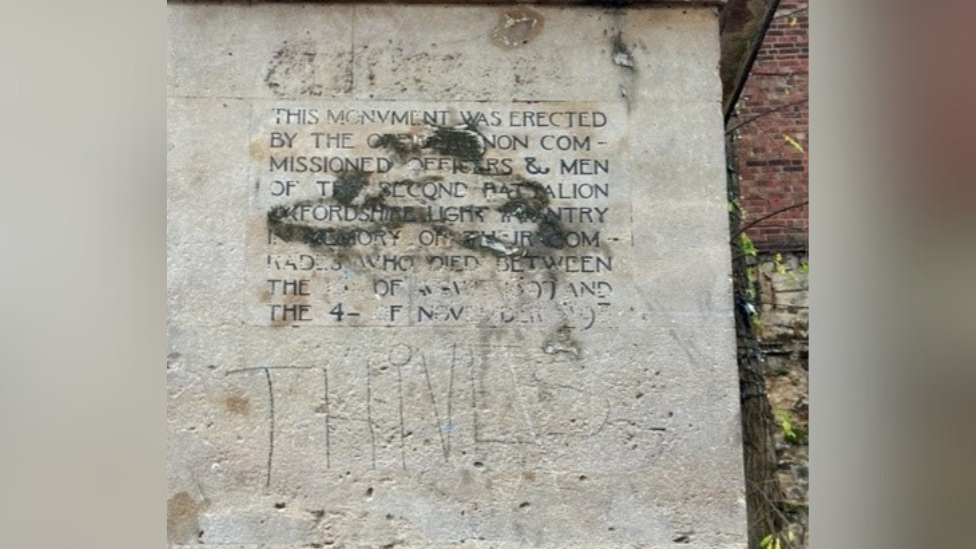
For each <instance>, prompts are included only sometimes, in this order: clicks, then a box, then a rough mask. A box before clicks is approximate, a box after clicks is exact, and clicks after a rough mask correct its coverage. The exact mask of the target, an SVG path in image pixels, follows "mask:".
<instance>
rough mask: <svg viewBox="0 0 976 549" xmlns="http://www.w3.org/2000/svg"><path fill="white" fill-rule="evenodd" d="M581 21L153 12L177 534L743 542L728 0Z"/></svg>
mask: <svg viewBox="0 0 976 549" xmlns="http://www.w3.org/2000/svg"><path fill="white" fill-rule="evenodd" d="M580 4H584V3H572V2H548V3H545V2H543V3H537V4H533V5H527V4H520V5H506V4H501V3H497V4H496V3H491V2H489V3H486V4H484V5H466V4H463V5H462V4H461V3H453V4H451V3H449V4H428V3H385V4H359V3H348V2H320V3H309V4H296V3H259V2H255V3H196V2H187V3H177V2H171V3H170V4H169V5H168V18H169V19H168V28H169V36H168V65H167V67H168V94H167V109H168V129H167V131H168V143H167V145H168V151H167V162H168V186H167V192H168V194H167V197H168V202H167V205H168V208H167V221H168V224H167V230H168V242H167V251H168V253H167V261H168V345H169V355H168V358H167V380H168V410H167V415H168V456H167V479H168V490H169V492H168V498H169V499H168V505H167V535H168V543H169V545H170V546H171V547H179V546H183V545H193V546H202V547H221V548H228V547H232V548H240V549H245V548H247V549H251V548H258V547H269V548H299V547H326V548H340V547H376V548H385V549H390V548H393V547H403V548H411V547H418V548H419V547H448V546H450V547H458V546H461V545H462V544H463V545H464V546H470V547H476V548H477V547H484V548H488V547H492V548H503V547H625V546H626V547H631V546H641V547H647V548H655V547H685V546H692V547H716V548H732V547H735V548H741V547H745V539H746V533H745V532H746V525H745V499H744V481H743V472H742V452H741V439H740V423H739V422H740V416H739V390H738V378H737V370H736V360H735V335H734V321H733V310H732V283H731V278H730V257H729V255H730V252H729V247H728V238H729V236H728V220H727V198H726V190H725V168H724V166H725V156H724V141H723V121H722V110H721V83H720V81H719V75H718V66H717V65H718V59H719V41H718V13H719V10H720V9H721V5H722V3H721V2H714V1H713V2H693V1H689V2H645V3H640V4H638V3H634V4H633V5H629V3H626V2H624V3H619V2H618V3H616V4H617V5H615V6H610V7H608V6H606V5H580ZM589 4H601V3H598V2H593V3H589Z"/></svg>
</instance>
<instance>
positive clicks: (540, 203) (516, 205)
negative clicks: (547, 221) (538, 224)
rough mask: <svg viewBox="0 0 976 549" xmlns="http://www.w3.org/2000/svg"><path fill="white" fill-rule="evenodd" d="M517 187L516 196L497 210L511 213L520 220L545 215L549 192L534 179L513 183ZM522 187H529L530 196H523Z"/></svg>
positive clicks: (537, 219)
mask: <svg viewBox="0 0 976 549" xmlns="http://www.w3.org/2000/svg"><path fill="white" fill-rule="evenodd" d="M513 186H514V187H516V188H517V189H518V193H517V196H515V197H514V198H509V199H508V200H506V201H505V203H504V204H502V205H501V206H500V207H499V208H498V211H499V212H501V213H503V214H506V215H511V216H514V217H515V218H517V219H518V220H519V221H521V222H523V223H524V222H526V221H539V220H540V219H542V218H543V217H544V216H545V213H546V208H548V207H549V193H548V192H547V191H546V188H545V187H543V186H542V185H540V184H539V183H536V182H535V181H525V180H522V181H519V182H516V183H514V184H513ZM523 189H530V190H531V191H532V196H525V195H524V194H523Z"/></svg>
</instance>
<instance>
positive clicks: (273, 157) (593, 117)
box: [247, 101, 632, 330]
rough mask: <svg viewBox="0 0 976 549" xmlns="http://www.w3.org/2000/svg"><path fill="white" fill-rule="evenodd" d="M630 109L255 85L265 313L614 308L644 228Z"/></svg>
mask: <svg viewBox="0 0 976 549" xmlns="http://www.w3.org/2000/svg"><path fill="white" fill-rule="evenodd" d="M622 111H623V107H622V106H621V105H620V104H599V103H593V104H589V103H577V102H573V103H568V102H533V103H517V102H512V103H501V104H499V103H466V104H465V103H452V104H446V105H445V104H436V103H412V102H345V103H343V102H308V101H301V102H287V103H286V102H254V104H253V107H252V120H251V143H250V167H251V174H252V184H253V187H252V190H251V208H250V222H249V224H248V269H249V272H248V288H249V296H248V303H247V307H248V315H247V318H248V320H249V322H250V323H252V324H254V325H260V326H291V327H302V326H329V327H364V326H369V327H383V326H386V327H417V326H425V327H452V326H453V327H458V326H478V327H505V326H508V325H511V324H513V323H514V324H543V325H563V326H566V327H567V329H573V330H588V329H592V328H593V327H594V326H598V325H600V326H602V325H607V323H608V322H609V320H610V319H612V318H613V317H614V316H615V314H616V313H617V310H618V309H619V307H620V305H621V301H620V299H619V292H620V291H622V290H623V288H624V287H625V286H626V285H627V280H628V277H629V274H628V263H629V262H628V257H629V255H630V249H631V246H632V243H631V234H632V231H631V224H632V220H631V207H630V200H629V198H630V197H629V190H628V182H627V174H626V166H625V163H624V162H623V161H622V154H623V148H624V147H625V146H626V143H625V141H624V140H623V139H622V136H623V135H624V134H625V132H626V117H625V114H624V113H623V112H622ZM462 273H463V276H461V275H462Z"/></svg>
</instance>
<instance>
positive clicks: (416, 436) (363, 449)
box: [229, 344, 610, 485]
mask: <svg viewBox="0 0 976 549" xmlns="http://www.w3.org/2000/svg"><path fill="white" fill-rule="evenodd" d="M514 350H515V349H514V348H512V347H498V346H492V347H491V348H490V349H488V348H485V349H483V348H481V346H478V345H459V344H454V345H449V346H448V347H447V348H445V349H432V350H424V349H421V348H418V347H413V346H408V345H403V344H400V345H395V346H393V347H390V348H388V349H387V350H385V351H377V352H375V353H371V354H368V355H367V356H359V357H357V358H353V357H352V355H353V353H352V352H351V351H349V350H347V351H346V352H345V353H343V352H337V353H334V356H336V357H339V358H337V359H333V361H330V362H329V363H327V364H322V365H314V366H287V365H283V366H257V367H249V368H242V369H238V370H233V371H231V372H230V373H229V374H231V375H248V376H249V377H248V379H249V380H250V381H251V382H253V383H254V384H255V385H256V388H259V389H263V390H264V391H265V393H266V398H267V403H268V404H267V406H268V413H267V414H264V415H261V414H256V415H255V416H254V418H255V419H254V421H263V433H262V429H255V430H254V431H253V432H252V433H253V434H252V435H251V436H254V437H255V440H256V441H258V442H259V443H262V444H264V445H265V449H266V453H265V455H264V457H263V458H262V461H264V462H266V467H267V474H266V478H265V481H266V484H267V485H270V484H272V483H273V482H274V478H275V475H274V471H275V467H276V464H277V463H278V461H279V460H280V459H281V458H282V452H289V455H288V461H289V462H290V463H291V466H292V467H294V466H299V467H303V468H308V470H310V471H314V470H316V469H322V470H328V469H330V468H340V467H341V468H343V469H347V470H348V469H352V468H357V469H362V468H368V469H376V470H392V469H400V470H408V469H411V468H414V467H418V468H419V467H429V466H430V464H431V463H432V462H434V461H440V462H443V463H461V462H464V461H467V460H475V459H477V457H478V456H483V455H485V454H490V453H491V452H492V451H493V450H492V449H493V448H495V449H496V450H495V451H498V449H501V448H513V447H518V446H521V445H527V446H529V447H532V448H533V449H535V450H537V451H545V450H546V448H549V447H557V446H565V445H566V444H572V443H573V441H580V440H584V439H587V438H590V437H592V436H595V435H597V434H598V433H600V432H601V431H602V430H603V429H604V428H605V427H606V425H607V422H608V420H609V417H610V404H609V401H608V400H607V399H606V398H602V397H597V396H595V395H594V393H593V392H591V391H590V388H589V387H587V384H586V383H585V382H579V383H576V384H575V386H569V385H566V384H565V383H561V382H560V383H557V382H555V381H546V380H544V379H542V378H540V376H539V375H538V373H537V372H535V371H534V370H533V371H530V370H529V369H524V370H523V369H522V368H519V369H517V370H513V369H512V368H510V367H509V366H507V365H505V364H500V363H498V362H488V361H486V360H484V359H483V358H482V357H484V356H487V355H491V354H495V353H511V352H513V351H514ZM552 360H555V361H558V360H560V359H559V358H558V357H554V358H553V359H552ZM561 368H564V367H561ZM534 394H541V395H544V398H540V399H532V398H530V397H529V395H534ZM286 395H287V397H288V399H287V401H288V404H287V406H285V405H283V404H282V403H283V402H285V401H284V400H283V398H284V397H285V396H286ZM276 402H277V405H276ZM511 409H519V410H520V413H518V414H511V413H508V412H506V410H511ZM554 410H559V411H560V413H559V414H553V411H554ZM255 427H257V426H255ZM310 444H312V445H313V447H312V448H309V445H310ZM285 449H289V450H285ZM299 449H302V450H310V451H308V452H306V454H303V455H300V453H296V451H297V450H299ZM303 460H307V461H308V463H305V462H304V461H303ZM432 460H433V461H432ZM296 461H298V462H299V463H296Z"/></svg>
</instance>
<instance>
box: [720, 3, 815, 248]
mask: <svg viewBox="0 0 976 549" xmlns="http://www.w3.org/2000/svg"><path fill="white" fill-rule="evenodd" d="M807 4H808V1H807V0H802V1H799V0H781V1H780V4H779V8H778V9H777V12H776V15H775V18H774V19H773V21H772V24H771V25H770V27H769V31H768V32H767V33H766V37H765V39H764V40H763V44H762V47H761V49H760V51H759V55H758V56H757V58H756V61H755V64H754V65H753V67H752V72H751V73H750V75H749V79H748V80H747V81H746V85H745V88H744V89H743V90H742V95H741V97H740V99H739V102H738V104H737V106H736V112H735V115H734V116H733V117H732V118H731V119H730V121H729V128H730V129H732V128H737V129H736V130H735V134H734V135H735V137H734V143H735V154H736V159H737V164H738V166H737V168H736V169H737V170H738V172H739V192H740V206H741V207H742V209H743V210H744V211H745V216H744V219H743V226H744V225H745V224H748V223H750V222H751V221H753V220H756V219H759V218H761V217H763V216H766V215H769V214H772V213H773V212H775V211H777V210H780V209H783V208H789V207H790V206H792V205H794V204H800V203H803V202H805V201H806V200H807V191H808V185H807V166H808V153H809V145H808V141H809V138H808V108H807V85H808V80H809V77H808V67H809V54H808V44H809V40H808V33H807V29H808V23H807V21H808V17H807V10H806V8H807ZM808 228H809V215H808V208H807V207H806V206H802V207H797V208H792V209H789V210H787V211H784V212H782V213H780V214H777V215H775V216H773V217H770V218H769V219H767V220H765V221H763V222H761V223H759V224H757V225H756V226H754V227H753V228H752V229H750V230H749V231H747V232H746V234H747V235H748V236H749V237H750V238H751V239H752V240H753V242H754V243H755V245H756V247H757V248H759V249H761V250H769V251H779V250H784V251H785V250H805V249H806V248H807V242H808V236H807V230H808Z"/></svg>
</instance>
